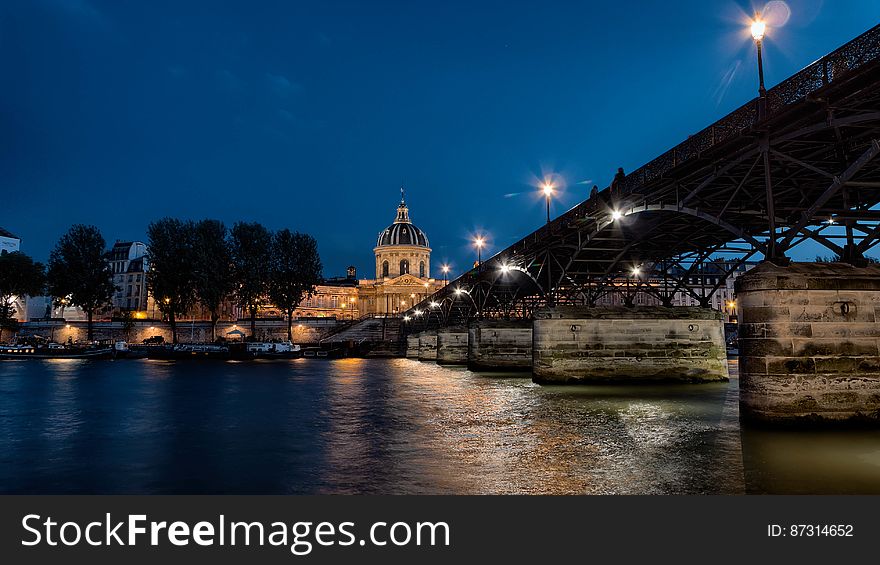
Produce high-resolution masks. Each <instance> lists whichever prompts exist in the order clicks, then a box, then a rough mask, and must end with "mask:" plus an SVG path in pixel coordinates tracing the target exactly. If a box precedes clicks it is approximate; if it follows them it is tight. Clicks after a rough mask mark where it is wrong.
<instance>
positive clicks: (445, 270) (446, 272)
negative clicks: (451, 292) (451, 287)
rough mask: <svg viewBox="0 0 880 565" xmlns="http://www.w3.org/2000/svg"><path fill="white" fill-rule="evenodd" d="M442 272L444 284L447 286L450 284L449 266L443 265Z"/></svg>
mask: <svg viewBox="0 0 880 565" xmlns="http://www.w3.org/2000/svg"><path fill="white" fill-rule="evenodd" d="M440 270H441V271H443V284H444V285H446V284H448V283H449V265H443V266H442V267H440Z"/></svg>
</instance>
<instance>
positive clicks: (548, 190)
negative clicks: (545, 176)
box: [541, 182, 553, 198]
mask: <svg viewBox="0 0 880 565" xmlns="http://www.w3.org/2000/svg"><path fill="white" fill-rule="evenodd" d="M541 188H543V189H544V196H546V197H548V198H549V197H550V196H552V195H553V185H552V184H551V183H549V182H545V183H544V184H543V185H541Z"/></svg>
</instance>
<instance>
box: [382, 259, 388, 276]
mask: <svg viewBox="0 0 880 565" xmlns="http://www.w3.org/2000/svg"><path fill="white" fill-rule="evenodd" d="M382 276H383V277H387V276H388V261H385V262H383V263H382Z"/></svg>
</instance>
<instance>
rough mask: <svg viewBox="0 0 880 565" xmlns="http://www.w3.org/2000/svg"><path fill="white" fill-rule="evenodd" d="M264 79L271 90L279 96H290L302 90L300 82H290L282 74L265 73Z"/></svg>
mask: <svg viewBox="0 0 880 565" xmlns="http://www.w3.org/2000/svg"><path fill="white" fill-rule="evenodd" d="M266 80H268V81H269V87H270V88H271V89H272V91H273V92H274V93H275V94H277V95H279V96H290V95H292V94H296V93H298V92H302V90H303V87H302V85H301V84H299V83H296V82H292V81H291V80H290V79H288V78H287V77H286V76H284V75H280V74H273V73H266Z"/></svg>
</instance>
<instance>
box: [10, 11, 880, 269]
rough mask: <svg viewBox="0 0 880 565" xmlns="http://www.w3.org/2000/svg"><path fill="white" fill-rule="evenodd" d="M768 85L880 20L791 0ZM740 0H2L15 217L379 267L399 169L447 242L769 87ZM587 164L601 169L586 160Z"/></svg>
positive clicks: (59, 227) (48, 232) (18, 222)
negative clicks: (234, 232)
mask: <svg viewBox="0 0 880 565" xmlns="http://www.w3.org/2000/svg"><path fill="white" fill-rule="evenodd" d="M787 4H788V6H789V7H790V10H791V16H790V18H789V19H788V21H787V22H786V23H785V25H783V26H781V27H778V26H777V27H775V28H773V27H771V29H770V31H769V37H768V40H767V48H766V59H765V61H766V74H767V82H768V86H770V85H773V84H775V83H777V82H779V81H780V80H782V79H784V78H785V77H787V76H788V75H790V74H792V73H794V72H796V71H797V70H798V69H800V68H801V67H803V66H805V65H807V64H809V63H810V62H811V61H813V60H815V59H816V58H818V57H820V56H822V55H823V54H825V53H827V52H828V51H830V50H832V49H834V48H836V47H838V46H839V45H841V44H843V43H845V42H846V41H848V40H849V39H851V38H853V37H855V36H857V35H859V34H860V33H862V32H864V31H865V30H867V29H869V28H870V27H872V26H873V25H875V24H877V23H878V22H880V2H877V1H876V0H834V1H833V2H832V1H831V0H825V1H824V2H823V1H822V0H790V1H789V2H787ZM763 5H764V3H763V2H762V3H760V4H756V5H754V6H753V5H752V4H750V3H748V2H740V1H736V0H722V1H709V0H702V1H694V0H686V1H680V2H674V1H666V2H661V1H640V2H608V1H606V2H587V1H583V2H555V1H548V2H522V3H520V2H515V1H497V2H489V1H487V2H477V1H470V2H458V1H445V2H436V1H433V2H428V1H415V0H414V1H406V2H405V1H399V2H333V1H327V2H294V1H290V2H269V1H262V2H219V1H218V2H164V1H151V2H134V1H127V2H123V1H99V0H30V1H28V2H15V3H13V2H6V3H3V4H2V6H0V63H2V69H0V73H2V74H0V81H2V82H0V146H2V148H3V150H2V152H0V193H2V198H0V202H2V205H0V206H2V207H0V226H3V227H4V228H6V229H8V230H10V231H12V232H14V233H16V234H18V235H20V236H21V237H22V239H23V250H24V251H26V252H27V253H29V254H31V255H33V256H34V257H35V258H37V259H40V260H45V258H46V256H47V255H48V252H49V250H50V249H51V247H52V245H53V244H54V242H55V240H57V238H58V237H59V236H60V235H61V234H62V233H63V232H64V231H65V230H66V229H67V228H68V227H69V225H70V224H72V223H93V224H96V225H98V226H99V227H100V228H101V229H102V231H103V233H104V236H105V238H106V239H107V240H108V242H112V241H113V240H114V239H143V238H144V237H145V235H144V234H145V229H146V225H147V224H148V223H149V222H150V221H151V220H154V219H157V218H160V217H162V216H166V215H172V216H178V217H182V218H193V219H200V218H205V217H212V218H218V219H221V220H223V221H225V222H227V223H228V224H230V225H231V224H232V223H233V222H234V221H236V220H247V221H260V222H262V223H264V224H265V225H266V226H267V227H269V228H272V229H278V228H282V227H289V228H291V229H297V230H300V231H305V232H308V233H311V234H312V235H314V236H315V237H316V238H317V239H318V242H319V247H320V251H321V255H322V258H323V261H324V265H325V274H326V275H327V276H332V275H337V274H342V273H344V269H345V266H346V265H348V264H354V265H356V266H357V267H358V269H359V272H360V273H361V274H362V275H366V276H371V275H372V272H371V271H372V264H373V261H372V246H373V245H374V243H375V238H376V235H377V233H378V232H379V231H380V230H381V229H383V228H384V227H385V226H386V225H387V224H389V223H390V222H391V221H392V220H393V219H394V209H395V206H396V204H397V200H398V197H399V187H400V185H401V184H403V185H405V186H406V187H407V200H408V201H409V204H410V213H411V216H412V218H413V220H414V222H415V223H416V224H417V225H419V226H420V227H421V228H422V229H424V230H425V231H426V232H427V233H428V236H429V238H430V240H431V244H432V247H433V248H434V254H433V265H434V266H435V273H434V274H436V270H437V269H436V266H438V265H439V264H440V263H441V262H443V261H449V262H450V263H452V264H453V265H454V267H455V270H456V271H458V270H462V269H463V268H465V267H466V266H467V263H468V262H469V261H473V257H472V250H471V248H470V247H469V245H468V241H469V237H470V235H471V234H472V233H474V232H475V231H477V230H484V231H485V232H486V233H487V234H488V235H489V241H490V244H491V245H492V249H490V250H489V253H491V252H493V251H496V250H498V249H499V248H501V247H504V246H506V245H508V244H510V243H512V242H513V241H515V240H516V239H518V238H519V237H521V236H522V235H525V234H526V233H528V232H529V231H531V230H532V229H534V228H535V227H537V226H538V225H540V223H541V222H542V221H543V218H544V214H545V212H544V208H543V202H542V201H541V200H540V199H539V198H538V197H537V195H536V191H535V189H534V188H533V186H532V185H533V183H534V182H535V180H536V179H537V178H540V177H541V176H542V175H543V174H544V173H549V172H557V173H559V174H561V175H562V177H563V178H564V179H565V181H566V184H567V186H566V187H565V190H564V192H563V193H562V194H561V195H560V198H559V200H558V201H557V202H556V203H554V215H555V214H557V213H559V212H561V211H563V210H564V209H567V208H569V207H571V206H573V205H574V204H576V203H577V202H579V201H580V200H582V199H583V198H585V197H586V195H587V193H588V191H589V187H590V186H591V185H592V184H593V183H594V182H595V183H596V184H599V185H600V186H605V185H607V184H608V183H609V182H610V180H611V177H612V176H613V173H614V171H615V170H616V168H617V167H618V166H622V167H624V168H625V169H626V170H627V171H630V170H633V169H635V168H637V167H638V166H640V165H641V164H643V163H645V162H647V161H648V160H650V159H651V158H653V157H655V156H656V155H658V154H660V153H662V152H663V151H665V150H666V149H668V148H669V147H671V146H672V145H674V144H676V143H678V142H680V141H681V140H683V139H684V138H685V137H687V135H688V134H690V133H694V132H696V131H699V130H700V129H702V128H703V127H704V126H706V125H708V124H709V123H711V122H713V121H714V120H716V119H717V118H719V117H721V116H723V115H724V114H726V113H727V112H729V111H730V110H732V109H734V108H736V107H738V106H739V105H740V104H742V103H744V102H745V101H746V100H748V99H750V98H752V97H753V96H754V95H755V91H756V88H757V84H756V83H757V77H756V74H757V73H756V70H755V55H754V53H753V51H754V47H753V45H752V44H751V42H750V40H749V38H748V35H747V32H746V31H745V29H744V18H745V17H746V16H747V14H749V13H751V12H754V10H755V8H756V7H757V8H759V9H760V8H762V7H763ZM579 183H583V184H579Z"/></svg>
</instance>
